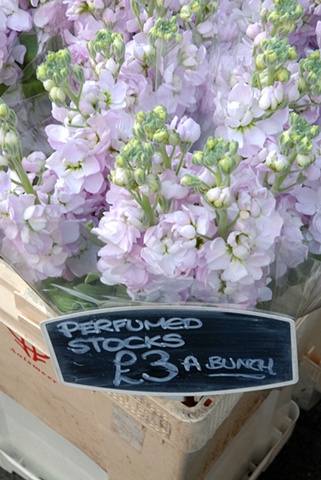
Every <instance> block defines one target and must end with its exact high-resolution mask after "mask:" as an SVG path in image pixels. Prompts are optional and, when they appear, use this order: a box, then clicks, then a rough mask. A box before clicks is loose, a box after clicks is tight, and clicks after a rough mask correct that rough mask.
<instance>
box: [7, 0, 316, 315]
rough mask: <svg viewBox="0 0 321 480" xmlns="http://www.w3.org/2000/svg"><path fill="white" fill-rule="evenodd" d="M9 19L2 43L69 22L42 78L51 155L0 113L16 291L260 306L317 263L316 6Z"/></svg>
mask: <svg viewBox="0 0 321 480" xmlns="http://www.w3.org/2000/svg"><path fill="white" fill-rule="evenodd" d="M0 2H1V0H0ZM5 3H6V5H7V2H5ZM11 4H12V9H14V8H16V10H14V13H12V11H13V10H12V11H11V10H10V11H9V10H8V9H4V8H2V10H1V9H0V14H1V15H3V16H4V18H5V21H4V22H2V24H3V23H4V24H5V25H6V29H7V30H6V32H5V33H4V35H6V38H7V43H8V42H9V38H10V35H11V33H8V29H9V30H10V28H11V29H12V30H14V31H16V32H17V31H19V29H18V28H17V26H16V23H15V22H14V21H13V20H12V19H13V18H18V17H19V15H21V18H22V19H24V18H25V19H27V17H28V19H29V17H30V15H31V16H32V14H31V13H30V12H31V11H32V7H34V8H35V10H36V13H35V14H34V16H33V21H34V24H35V25H36V26H38V27H41V31H42V33H41V35H40V36H39V33H38V38H40V40H39V42H40V43H41V38H42V36H43V35H44V32H46V28H45V25H47V26H48V25H51V22H50V21H49V22H46V21H45V20H44V18H45V17H44V15H43V13H42V12H44V11H45V12H51V13H50V14H53V12H56V8H57V12H59V15H63V17H64V20H63V22H60V25H64V28H61V29H60V30H61V31H60V34H61V37H62V41H63V43H64V46H65V48H63V49H61V50H58V51H49V52H48V54H47V56H46V59H45V61H44V62H43V63H41V64H40V65H39V66H38V68H37V72H36V73H37V78H38V80H40V81H41V82H42V84H43V87H44V89H45V91H46V92H47V95H48V97H49V99H50V101H51V102H52V123H51V124H50V125H49V126H47V128H46V135H47V137H48V142H49V145H50V148H51V151H50V154H49V155H46V154H45V153H44V152H43V151H39V150H38V151H37V150H35V151H33V152H31V153H29V154H28V155H26V154H25V153H24V152H23V149H22V148H21V145H20V142H19V134H18V121H17V115H16V114H15V112H14V110H13V109H11V108H9V106H8V105H7V104H6V103H5V102H4V101H1V104H0V145H1V155H0V166H1V171H0V222H1V230H2V250H1V254H2V255H3V256H4V257H5V258H8V259H9V261H10V262H11V263H12V264H14V265H16V267H17V268H18V269H19V271H20V272H21V274H22V275H23V276H25V277H26V278H28V279H29V280H31V281H32V282H44V281H47V285H48V282H51V283H54V284H55V285H56V286H59V287H60V290H68V288H67V287H68V286H69V287H70V285H71V284H72V283H75V284H76V283H77V285H78V287H77V291H78V295H79V296H78V298H81V299H83V300H84V301H87V300H88V299H90V300H91V298H92V292H94V291H95V290H94V287H97V288H98V290H96V291H97V292H98V291H99V292H100V293H101V292H102V294H101V298H103V299H104V298H105V299H106V298H107V297H108V295H109V292H111V291H112V290H110V288H111V289H112V288H114V287H115V288H116V286H122V289H121V292H126V295H127V296H128V297H129V298H131V299H132V300H135V301H136V300H137V301H148V302H160V301H161V302H185V301H199V302H211V303H215V304H217V303H225V304H227V303H229V304H231V303H232V304H236V305H239V306H246V307H254V306H257V305H258V304H259V303H260V302H267V301H269V300H271V298H272V297H273V291H274V290H273V288H274V286H275V285H276V284H278V282H279V279H281V278H282V277H283V276H284V275H285V274H286V273H287V272H288V271H289V270H291V269H295V268H296V267H298V266H299V265H301V264H303V263H304V262H305V260H306V259H307V258H308V256H309V255H314V256H315V257H318V256H319V255H320V254H321V152H320V148H321V143H320V142H321V136H320V123H321V121H320V102H321V58H320V47H321V5H319V2H317V1H313V0H299V1H297V0H264V1H261V0H247V1H242V0H221V1H219V2H213V1H211V0H192V1H187V0H155V1H153V0H152V1H148V2H147V1H144V0H121V1H118V0H63V1H62V2H61V1H60V0H51V1H45V2H39V5H38V2H35V1H31V4H30V5H29V3H28V2H23V6H22V5H21V4H22V2H21V1H20V2H18V1H16V2H14V0H12V1H11V2H10V5H11ZM0 5H1V3H0ZM37 6H38V8H39V10H37ZM40 8H42V10H41V11H40ZM21 12H22V13H21ZM48 15H49V14H48ZM55 15H56V13H55ZM57 15H58V14H57ZM19 18H20V17H19ZM30 18H31V17H30ZM46 18H49V16H48V17H46ZM51 18H52V17H51ZM36 20H37V21H36ZM28 21H29V20H28ZM15 28H16V30H15ZM19 28H20V31H22V30H23V29H24V28H26V29H28V28H29V23H28V25H23V28H22V27H21V25H20V27H19ZM4 71H5V70H4V69H2V70H1V72H2V74H3V72H4ZM1 78H2V77H1ZM48 279H49V280H48ZM52 279H56V280H52ZM57 279H60V280H57ZM97 279H98V282H99V283H98V285H97ZM89 303H90V302H89Z"/></svg>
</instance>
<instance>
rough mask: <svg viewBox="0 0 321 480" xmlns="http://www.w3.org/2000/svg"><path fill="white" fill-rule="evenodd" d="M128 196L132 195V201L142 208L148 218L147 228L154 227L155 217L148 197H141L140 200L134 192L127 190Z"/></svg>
mask: <svg viewBox="0 0 321 480" xmlns="http://www.w3.org/2000/svg"><path fill="white" fill-rule="evenodd" d="M129 192H130V194H131V195H132V197H133V199H134V200H135V201H136V202H137V203H138V205H140V206H141V207H142V209H143V210H144V212H145V213H146V215H147V216H148V218H149V226H150V227H151V226H153V225H155V216H154V210H153V207H152V206H151V204H150V200H149V197H147V195H143V196H142V198H141V197H140V196H139V194H137V193H136V192H135V191H134V190H129Z"/></svg>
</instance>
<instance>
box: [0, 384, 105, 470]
mask: <svg viewBox="0 0 321 480" xmlns="http://www.w3.org/2000/svg"><path fill="white" fill-rule="evenodd" d="M0 467H2V468H3V469H4V470H6V471H8V472H10V473H12V472H15V473H17V474H18V475H20V477H22V478H23V479H25V480H41V479H45V480H67V479H68V480H93V479H94V480H109V476H108V474H107V473H106V472H105V471H104V470H102V469H101V468H100V467H99V466H98V465H97V464H96V463H95V462H93V461H92V460H91V459H90V458H89V457H87V455H85V454H84V453H83V452H81V451H80V450H79V449H78V448H76V447H75V446H74V445H73V444H72V443H70V442H69V441H67V440H66V439H65V438H64V437H62V436H61V435H59V434H58V433H56V432H55V431H54V430H52V429H51V428H49V427H48V426H47V425H46V424H45V423H43V422H42V421H40V420H39V419H38V418H37V417H35V416H34V415H33V414H31V413H30V412H29V411H28V410H26V409H25V408H23V407H22V406H21V405H19V403H17V402H16V401H14V400H12V399H11V398H10V397H8V396H7V395H5V394H4V393H2V392H0Z"/></svg>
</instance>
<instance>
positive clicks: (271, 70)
mask: <svg viewBox="0 0 321 480" xmlns="http://www.w3.org/2000/svg"><path fill="white" fill-rule="evenodd" d="M267 72H268V78H267V84H268V85H273V83H274V76H275V66H274V65H270V66H269V67H268V69H267Z"/></svg>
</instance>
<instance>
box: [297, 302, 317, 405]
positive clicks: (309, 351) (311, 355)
mask: <svg viewBox="0 0 321 480" xmlns="http://www.w3.org/2000/svg"><path fill="white" fill-rule="evenodd" d="M305 323H307V326H308V328H304V329H305V330H306V331H308V332H309V335H308V338H307V339H306V341H305V345H304V351H303V355H302V357H301V358H300V362H299V382H298V383H297V384H296V385H295V387H294V391H293V399H294V400H295V401H296V402H297V404H298V405H299V407H300V408H302V409H303V410H310V409H311V408H312V407H313V406H314V405H316V403H318V402H319V401H320V400H321V311H320V310H318V311H317V312H315V313H314V314H313V316H312V317H310V318H309V317H307V319H306V320H305Z"/></svg>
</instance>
